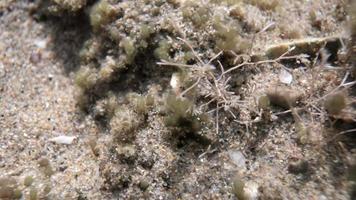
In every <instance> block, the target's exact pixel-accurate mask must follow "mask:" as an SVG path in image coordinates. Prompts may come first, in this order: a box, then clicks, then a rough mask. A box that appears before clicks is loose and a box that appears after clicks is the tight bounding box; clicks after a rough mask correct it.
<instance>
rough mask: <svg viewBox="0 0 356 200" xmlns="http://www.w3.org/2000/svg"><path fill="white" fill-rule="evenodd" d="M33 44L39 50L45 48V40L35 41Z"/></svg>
mask: <svg viewBox="0 0 356 200" xmlns="http://www.w3.org/2000/svg"><path fill="white" fill-rule="evenodd" d="M34 44H35V45H36V46H37V47H38V48H40V49H44V48H46V47H47V40H45V39H37V40H35V41H34Z"/></svg>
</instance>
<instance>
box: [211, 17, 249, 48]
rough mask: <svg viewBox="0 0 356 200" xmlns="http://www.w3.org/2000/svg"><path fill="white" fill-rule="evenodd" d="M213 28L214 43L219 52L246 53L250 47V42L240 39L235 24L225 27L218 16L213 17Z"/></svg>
mask: <svg viewBox="0 0 356 200" xmlns="http://www.w3.org/2000/svg"><path fill="white" fill-rule="evenodd" d="M213 27H214V29H215V36H216V39H215V42H216V46H217V47H218V48H219V50H224V51H234V52H236V53H242V52H246V51H247V50H248V49H249V48H250V47H251V42H250V41H248V40H246V39H244V38H242V37H241V35H240V31H239V29H237V27H239V26H237V24H236V25H232V24H228V25H226V24H225V23H224V22H223V21H222V20H221V17H220V16H215V18H214V22H213Z"/></svg>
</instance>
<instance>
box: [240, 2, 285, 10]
mask: <svg viewBox="0 0 356 200" xmlns="http://www.w3.org/2000/svg"><path fill="white" fill-rule="evenodd" d="M245 2H246V3H250V4H252V5H255V6H257V7H259V8H260V9H262V10H275V9H276V7H277V6H278V5H279V0H245Z"/></svg>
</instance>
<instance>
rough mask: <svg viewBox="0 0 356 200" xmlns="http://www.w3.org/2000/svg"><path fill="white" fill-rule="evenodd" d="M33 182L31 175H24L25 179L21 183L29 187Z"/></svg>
mask: <svg viewBox="0 0 356 200" xmlns="http://www.w3.org/2000/svg"><path fill="white" fill-rule="evenodd" d="M32 183H33V177H32V176H26V177H25V180H24V182H23V184H24V185H25V186H26V187H29V186H31V185H32Z"/></svg>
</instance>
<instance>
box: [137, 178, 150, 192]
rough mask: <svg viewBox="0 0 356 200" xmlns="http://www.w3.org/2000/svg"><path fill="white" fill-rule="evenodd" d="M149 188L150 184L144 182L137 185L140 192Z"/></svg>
mask: <svg viewBox="0 0 356 200" xmlns="http://www.w3.org/2000/svg"><path fill="white" fill-rule="evenodd" d="M149 186H150V183H149V182H148V181H146V180H141V181H140V183H139V187H140V189H141V190H142V191H145V190H146V189H147V188H148V187H149Z"/></svg>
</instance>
